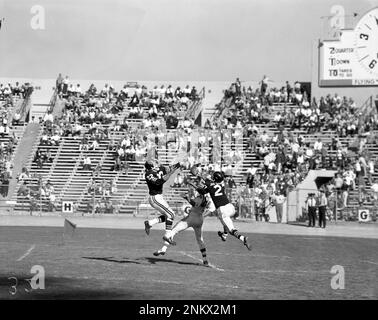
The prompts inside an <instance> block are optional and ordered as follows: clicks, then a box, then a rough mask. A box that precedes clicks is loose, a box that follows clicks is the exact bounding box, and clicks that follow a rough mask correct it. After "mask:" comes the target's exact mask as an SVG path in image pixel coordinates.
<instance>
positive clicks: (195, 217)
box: [154, 194, 209, 266]
mask: <svg viewBox="0 0 378 320" xmlns="http://www.w3.org/2000/svg"><path fill="white" fill-rule="evenodd" d="M183 198H184V199H185V200H187V201H188V202H189V203H190V204H191V205H192V208H191V209H190V212H189V214H188V215H187V216H186V217H185V218H183V219H181V220H180V221H179V222H178V223H176V225H175V226H174V227H173V229H172V230H171V231H170V232H168V233H167V237H168V238H169V239H170V243H174V244H175V242H174V241H173V238H174V236H175V235H176V234H178V233H179V232H181V231H184V230H186V229H188V228H193V229H194V233H195V236H196V240H197V243H198V246H199V249H200V251H201V254H202V259H203V264H204V265H206V266H208V265H209V262H208V260H207V255H206V247H205V243H204V241H203V234H202V226H203V220H204V217H205V216H206V213H205V211H206V208H207V205H208V202H207V201H206V197H205V196H204V195H201V194H199V195H198V196H196V197H195V198H192V199H189V197H188V196H185V197H183ZM168 245H169V244H168V243H165V244H164V246H163V247H162V248H161V249H160V250H158V251H156V252H154V255H155V256H160V255H164V254H165V253H166V251H167V248H168Z"/></svg>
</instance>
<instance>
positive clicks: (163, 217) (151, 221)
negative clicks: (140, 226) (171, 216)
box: [148, 215, 166, 227]
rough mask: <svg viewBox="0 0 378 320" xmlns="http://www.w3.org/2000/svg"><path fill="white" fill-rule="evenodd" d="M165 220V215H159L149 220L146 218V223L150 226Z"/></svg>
mask: <svg viewBox="0 0 378 320" xmlns="http://www.w3.org/2000/svg"><path fill="white" fill-rule="evenodd" d="M165 221H166V218H165V215H161V216H159V217H157V218H153V219H151V220H148V224H149V225H150V227H152V226H153V225H155V224H158V223H162V222H165Z"/></svg>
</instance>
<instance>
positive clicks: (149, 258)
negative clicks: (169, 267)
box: [143, 257, 203, 267]
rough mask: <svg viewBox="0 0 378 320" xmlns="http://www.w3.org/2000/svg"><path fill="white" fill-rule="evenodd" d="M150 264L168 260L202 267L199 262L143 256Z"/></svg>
mask: <svg viewBox="0 0 378 320" xmlns="http://www.w3.org/2000/svg"><path fill="white" fill-rule="evenodd" d="M143 259H144V260H146V261H147V262H149V263H150V264H156V263H157V262H168V263H175V264H180V265H187V266H201V267H203V264H202V263H199V262H186V261H179V260H173V259H164V258H156V257H146V258H143Z"/></svg>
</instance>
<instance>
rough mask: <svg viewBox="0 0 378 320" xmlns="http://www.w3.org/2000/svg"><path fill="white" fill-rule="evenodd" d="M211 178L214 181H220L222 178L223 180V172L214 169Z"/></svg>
mask: <svg viewBox="0 0 378 320" xmlns="http://www.w3.org/2000/svg"><path fill="white" fill-rule="evenodd" d="M213 180H214V181H215V182H218V183H219V182H222V181H223V180H224V176H223V173H222V172H220V171H215V172H214V173H213Z"/></svg>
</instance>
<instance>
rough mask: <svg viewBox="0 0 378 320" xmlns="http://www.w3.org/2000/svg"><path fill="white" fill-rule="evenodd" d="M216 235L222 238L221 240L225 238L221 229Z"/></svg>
mask: <svg viewBox="0 0 378 320" xmlns="http://www.w3.org/2000/svg"><path fill="white" fill-rule="evenodd" d="M218 236H219V237H220V238H221V239H222V241H226V240H227V236H226V235H225V234H224V233H223V232H222V231H218Z"/></svg>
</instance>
